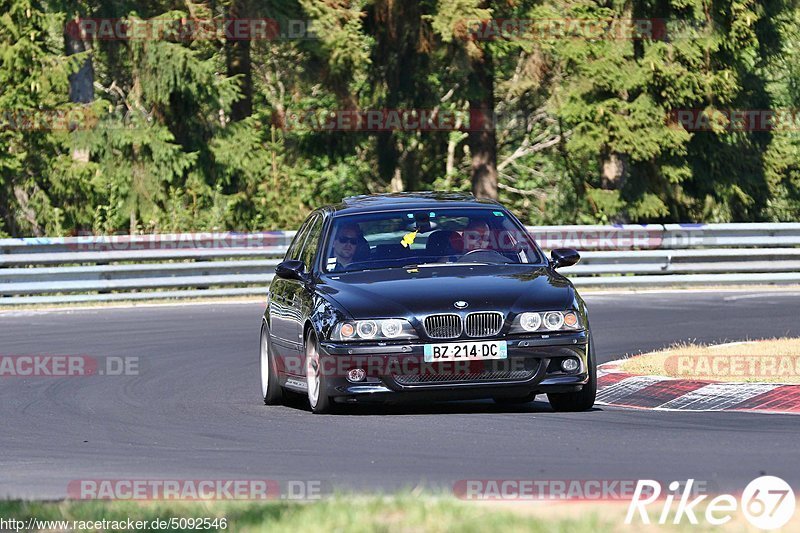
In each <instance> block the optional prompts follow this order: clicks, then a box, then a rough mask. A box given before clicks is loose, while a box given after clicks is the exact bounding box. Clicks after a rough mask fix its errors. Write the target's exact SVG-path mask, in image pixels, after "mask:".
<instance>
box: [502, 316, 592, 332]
mask: <svg viewBox="0 0 800 533" xmlns="http://www.w3.org/2000/svg"><path fill="white" fill-rule="evenodd" d="M581 329H583V325H582V324H581V318H580V315H578V313H576V312H575V311H545V312H543V313H520V314H519V315H517V318H516V319H514V323H513V324H512V325H511V330H510V331H509V333H531V332H548V331H576V330H581Z"/></svg>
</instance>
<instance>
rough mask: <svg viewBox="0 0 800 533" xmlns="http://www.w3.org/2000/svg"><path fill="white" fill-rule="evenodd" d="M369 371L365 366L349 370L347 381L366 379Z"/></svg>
mask: <svg viewBox="0 0 800 533" xmlns="http://www.w3.org/2000/svg"><path fill="white" fill-rule="evenodd" d="M366 377H367V373H366V371H365V370H364V369H363V368H354V369H352V370H349V371H348V372H347V381H349V382H351V383H358V382H359V381H364V379H366Z"/></svg>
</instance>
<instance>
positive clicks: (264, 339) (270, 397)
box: [261, 324, 283, 405]
mask: <svg viewBox="0 0 800 533" xmlns="http://www.w3.org/2000/svg"><path fill="white" fill-rule="evenodd" d="M261 397H262V398H263V399H264V403H265V404H267V405H275V404H279V403H281V400H282V399H283V390H282V389H281V385H280V383H279V382H278V373H277V371H276V369H275V365H274V360H273V359H272V356H271V355H270V342H269V331H267V326H266V324H262V326H261Z"/></svg>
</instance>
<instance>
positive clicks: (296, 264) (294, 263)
mask: <svg viewBox="0 0 800 533" xmlns="http://www.w3.org/2000/svg"><path fill="white" fill-rule="evenodd" d="M275 275H276V276H278V277H279V278H282V279H295V280H297V281H303V282H305V281H306V266H305V265H304V264H303V262H302V261H298V260H296V259H289V260H287V261H283V262H282V263H278V266H276V267H275Z"/></svg>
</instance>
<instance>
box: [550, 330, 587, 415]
mask: <svg viewBox="0 0 800 533" xmlns="http://www.w3.org/2000/svg"><path fill="white" fill-rule="evenodd" d="M587 360H588V361H589V382H588V383H587V384H586V385H584V386H583V389H581V390H580V391H578V392H563V393H557V394H556V393H553V394H548V395H547V399H548V400H549V401H550V406H551V407H552V408H553V410H554V411H559V412H575V411H588V410H589V409H591V408H592V406H593V405H594V400H595V398H596V396H597V362H596V361H595V358H594V339H592V338H591V337H590V338H589V357H588V358H587Z"/></svg>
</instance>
